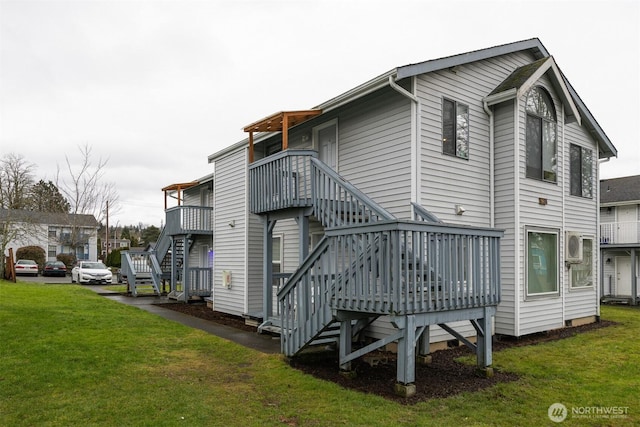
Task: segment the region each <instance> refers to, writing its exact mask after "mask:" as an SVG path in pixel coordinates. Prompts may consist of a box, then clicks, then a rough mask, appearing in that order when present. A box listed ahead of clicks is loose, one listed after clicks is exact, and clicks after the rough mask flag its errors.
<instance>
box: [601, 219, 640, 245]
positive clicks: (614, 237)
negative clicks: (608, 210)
mask: <svg viewBox="0 0 640 427" xmlns="http://www.w3.org/2000/svg"><path fill="white" fill-rule="evenodd" d="M600 243H601V244H610V245H616V244H625V243H640V221H629V222H606V223H601V224H600Z"/></svg>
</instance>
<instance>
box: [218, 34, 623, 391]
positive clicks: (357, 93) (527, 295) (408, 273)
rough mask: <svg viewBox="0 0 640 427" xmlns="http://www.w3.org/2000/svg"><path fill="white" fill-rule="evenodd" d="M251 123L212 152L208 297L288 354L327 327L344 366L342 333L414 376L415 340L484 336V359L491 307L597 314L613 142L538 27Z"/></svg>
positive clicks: (317, 339)
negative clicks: (273, 338)
mask: <svg viewBox="0 0 640 427" xmlns="http://www.w3.org/2000/svg"><path fill="white" fill-rule="evenodd" d="M244 129H245V131H246V132H248V133H249V138H248V139H246V140H243V141H240V142H239V143H237V144H235V145H232V146H230V147H228V148H226V149H224V150H222V151H220V152H217V153H215V154H212V155H211V156H209V162H210V163H212V164H214V168H215V181H214V186H213V194H214V200H215V203H214V232H213V248H214V251H215V254H216V261H215V264H214V287H213V293H212V297H213V304H214V309H215V310H219V311H222V312H226V313H231V314H235V315H242V316H247V317H254V318H257V319H260V320H261V321H263V323H262V325H261V328H262V329H263V330H269V329H273V330H279V331H281V332H282V334H283V337H282V340H283V351H284V352H285V353H287V354H289V355H292V354H295V353H296V352H297V351H299V350H300V349H303V348H305V347H306V346H308V345H310V344H312V343H321V342H323V340H322V338H323V337H326V335H323V334H327V333H328V330H329V328H330V327H331V326H332V325H337V326H336V327H339V329H340V332H339V334H337V335H334V339H336V340H337V339H339V340H340V348H341V350H340V351H341V354H340V365H341V367H343V368H345V369H348V362H349V360H352V359H353V357H356V356H357V355H360V354H361V353H362V351H360V352H351V338H352V337H353V336H356V335H358V334H359V335H360V336H362V335H366V336H368V337H369V338H370V339H375V340H378V343H379V344H372V345H373V346H375V345H385V344H389V343H391V342H396V343H397V344H398V349H399V353H400V354H399V358H398V360H399V368H398V369H399V374H398V381H399V383H400V384H407V383H410V382H411V380H412V377H411V373H410V371H411V366H410V364H411V363H413V362H411V357H408V356H407V354H413V352H412V351H413V350H412V348H413V347H412V346H413V345H414V344H415V343H416V342H417V343H418V345H417V347H418V349H419V350H418V351H417V353H418V354H424V353H425V352H428V349H429V343H430V342H431V343H433V342H442V341H446V340H448V339H450V338H451V335H453V336H454V337H455V338H457V339H459V340H461V341H463V342H465V339H466V338H465V337H468V336H473V335H478V337H477V338H478V342H479V344H478V348H477V349H476V351H477V355H478V363H479V364H480V365H485V366H486V364H487V363H486V362H487V359H486V357H485V356H486V353H487V350H488V351H489V353H490V343H489V344H488V345H489V348H488V349H487V348H486V347H485V348H484V350H482V349H480V346H481V345H483V346H486V345H487V344H486V342H485V341H489V342H490V339H486V340H485V334H486V335H487V338H488V336H489V335H490V334H491V331H489V330H487V328H491V326H488V327H487V328H483V327H482V326H479V324H482V323H483V322H484V324H485V325H491V321H489V322H487V317H489V320H492V319H494V320H495V322H494V327H493V331H494V332H495V333H498V334H504V335H511V336H521V335H525V334H530V333H534V332H540V331H545V330H550V329H555V328H561V327H564V326H566V325H571V324H579V323H584V322H592V321H595V320H596V319H597V318H598V316H599V287H598V286H596V283H595V280H594V278H595V277H598V273H599V268H598V266H599V263H598V251H595V250H593V248H594V245H595V242H597V236H598V228H597V227H598V203H599V202H598V198H599V191H598V186H597V183H598V176H599V171H598V159H605V158H610V157H613V156H615V155H616V154H617V153H616V149H615V147H614V146H613V144H612V143H611V141H610V140H609V139H608V137H607V136H606V134H605V133H604V131H603V130H602V129H601V127H600V126H599V124H598V123H597V121H596V120H595V119H594V117H593V116H592V115H591V113H590V112H589V110H588V108H587V107H586V106H585V105H584V104H583V102H582V100H581V99H580V97H579V96H578V95H577V94H576V92H575V90H574V89H573V87H572V86H571V84H570V83H569V81H568V80H567V78H566V77H565V76H564V75H563V74H562V72H561V71H560V68H559V66H558V64H557V63H556V61H555V59H554V58H553V57H552V56H551V55H550V54H549V52H548V51H547V50H546V48H545V47H544V46H543V45H542V43H541V42H540V41H539V40H538V39H531V40H524V41H520V42H516V43H511V44H507V45H501V46H495V47H491V48H488V49H482V50H478V51H473V52H468V53H465V54H461V55H456V56H451V57H446V58H441V59H436V60H431V61H426V62H422V63H418V64H411V65H407V66H402V67H398V68H394V69H392V70H390V71H389V72H387V73H385V74H382V75H380V76H379V77H376V78H375V79H373V80H370V81H368V82H366V83H364V84H362V85H360V86H358V87H355V88H353V89H351V90H349V91H348V92H346V93H343V94H341V95H339V96H337V97H335V98H333V99H331V100H329V101H327V102H324V103H322V104H320V105H318V106H317V107H315V108H312V109H310V110H304V111H283V112H280V113H276V114H273V115H271V116H269V117H266V118H264V119H261V120H259V121H256V122H254V123H252V124H250V125H247V126H246V127H245V128H244ZM493 230H502V231H503V233H504V234H503V235H502V238H501V239H500V243H499V248H500V249H499V253H498V254H494V253H493V252H492V251H493V248H494V240H493V239H497V236H498V235H499V234H496V233H498V232H497V231H493ZM500 234H501V233H500ZM478 242H480V243H478ZM396 257H397V258H396ZM496 266H497V268H498V270H499V275H496V274H495V273H494V271H493V268H494V267H496ZM496 283H498V287H499V290H498V291H497V293H494V291H493V286H495V285H496ZM400 287H401V288H402V290H401V291H399V290H398V288H400ZM390 292H391V293H390ZM476 292H480V293H481V294H482V295H477V294H476ZM441 293H444V294H441ZM392 294H393V295H392ZM471 294H473V295H471ZM390 295H392V296H390ZM443 295H444V296H443ZM390 298H391V299H390ZM498 302H499V304H498ZM474 307H475V308H474ZM476 308H482V309H483V310H485V311H484V313H479V312H478V311H474V310H475V309H476ZM285 311H286V313H285ZM467 320H470V321H471V324H469V323H467ZM282 322H285V323H286V324H283V323H282ZM416 322H417V323H416ZM411 325H413V326H414V327H412V326H411ZM436 325H441V326H442V327H438V326H436ZM292 342H293V344H292ZM380 343H381V344H380ZM468 344H470V343H468ZM372 345H369V346H367V347H366V348H367V351H368V350H370V349H372V348H373V347H372ZM376 348H377V347H376ZM483 351H484V353H485V355H484V356H483V355H482V354H481V353H482V352H483ZM483 357H485V358H484V359H483ZM488 358H489V361H490V355H489V356H488ZM400 364H402V366H400ZM489 364H490V363H489ZM401 371H402V372H401Z"/></svg>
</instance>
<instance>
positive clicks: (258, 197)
mask: <svg viewBox="0 0 640 427" xmlns="http://www.w3.org/2000/svg"><path fill="white" fill-rule="evenodd" d="M317 156H318V153H317V152H315V151H313V150H285V151H281V152H279V153H276V154H274V155H272V156H269V157H266V158H264V159H261V160H258V161H256V162H254V163H252V164H250V165H249V188H250V191H251V194H250V197H249V206H250V210H251V212H252V213H254V214H261V213H266V212H272V211H277V210H284V209H289V208H304V207H311V206H312V203H313V201H312V199H313V194H312V185H311V158H313V157H317Z"/></svg>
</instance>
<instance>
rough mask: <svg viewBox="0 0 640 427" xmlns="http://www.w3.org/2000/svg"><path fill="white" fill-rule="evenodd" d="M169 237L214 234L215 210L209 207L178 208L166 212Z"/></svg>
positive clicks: (166, 227)
mask: <svg viewBox="0 0 640 427" xmlns="http://www.w3.org/2000/svg"><path fill="white" fill-rule="evenodd" d="M165 212H166V218H167V224H166V226H165V229H166V231H165V233H166V234H167V235H168V236H173V235H177V234H188V233H195V234H208V233H212V232H213V208H210V207H208V206H176V207H173V208H170V209H167V210H166V211H165Z"/></svg>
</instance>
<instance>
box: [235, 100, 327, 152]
mask: <svg viewBox="0 0 640 427" xmlns="http://www.w3.org/2000/svg"><path fill="white" fill-rule="evenodd" d="M320 114H322V110H299V111H280V112H279V113H275V114H272V115H270V116H269V117H265V118H264V119H261V120H258V121H257V122H254V123H251V124H250V125H247V126H245V127H244V128H243V130H244V131H245V132H249V163H253V159H254V154H253V133H254V132H282V151H284V150H286V149H288V148H289V128H292V127H294V126H296V125H298V124H300V123H302V122H306V121H307V120H309V119H312V118H314V117H315V116H318V115H320Z"/></svg>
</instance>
